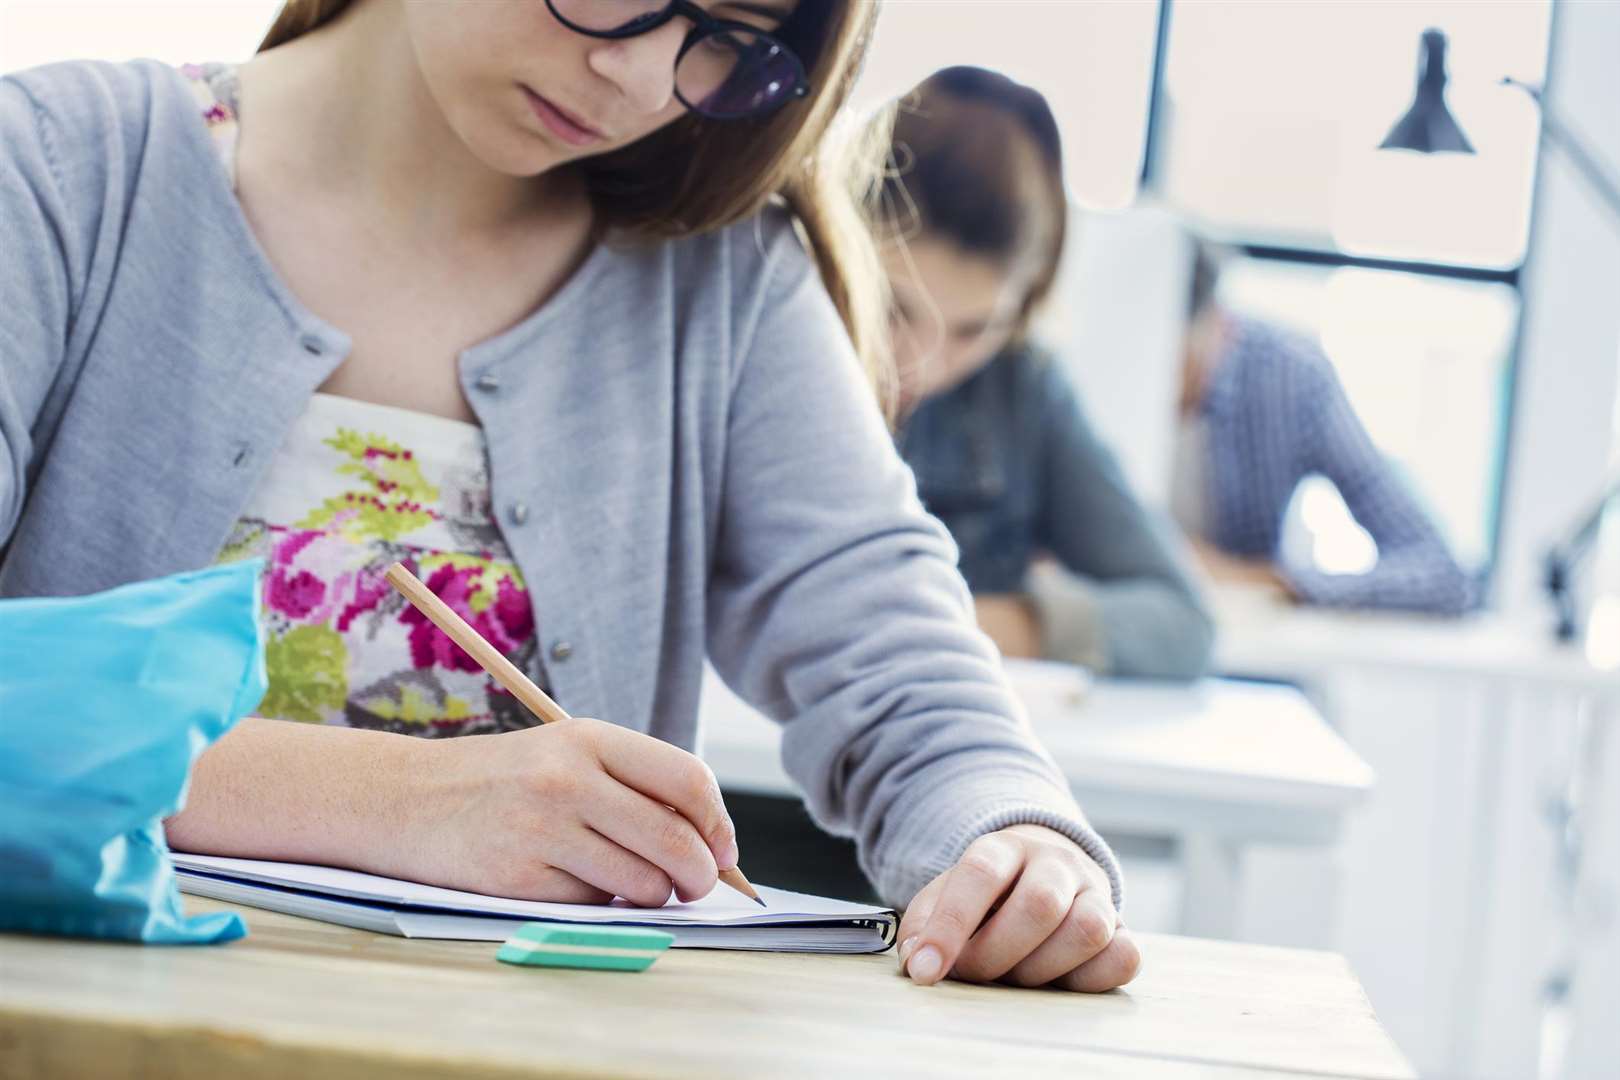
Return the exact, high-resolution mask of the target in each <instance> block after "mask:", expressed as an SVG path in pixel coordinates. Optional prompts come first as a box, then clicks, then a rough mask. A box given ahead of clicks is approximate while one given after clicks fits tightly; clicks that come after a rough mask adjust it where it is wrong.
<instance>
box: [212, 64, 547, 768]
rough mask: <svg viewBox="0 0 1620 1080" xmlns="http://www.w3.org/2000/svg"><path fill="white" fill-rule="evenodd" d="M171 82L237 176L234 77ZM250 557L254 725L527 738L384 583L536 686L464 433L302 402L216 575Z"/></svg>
mask: <svg viewBox="0 0 1620 1080" xmlns="http://www.w3.org/2000/svg"><path fill="white" fill-rule="evenodd" d="M182 71H183V73H184V74H186V75H187V76H188V77H189V78H190V79H191V80H192V85H193V87H194V88H195V89H196V91H197V93H198V100H199V104H200V106H201V107H202V109H203V118H204V121H205V122H206V123H207V124H208V125H209V128H210V131H211V133H212V134H213V136H214V139H215V143H216V146H218V148H219V150H220V153H221V160H222V161H223V162H224V163H225V166H226V171H227V172H228V173H232V174H233V177H234V168H233V166H234V160H233V154H234V148H235V126H236V94H235V73H234V69H232V68H229V67H226V66H224V65H217V64H210V65H207V66H205V67H197V66H192V65H188V66H187V67H185V68H182ZM254 556H263V557H264V558H265V560H266V565H265V572H264V585H263V595H264V604H263V608H262V616H261V617H262V618H263V620H264V623H265V626H264V630H265V635H264V636H265V642H266V644H265V665H266V668H267V669H268V673H269V677H270V688H269V692H268V693H267V694H266V695H265V698H264V700H263V702H261V703H260V705H259V708H258V710H257V713H258V715H260V716H267V717H273V718H277V719H285V720H301V721H305V722H308V723H326V724H343V725H347V726H351V727H365V728H374V729H379V730H384V731H394V732H403V733H407V734H413V735H427V736H448V735H466V734H474V733H478V732H492V731H507V730H512V729H515V728H523V727H530V726H532V725H534V724H536V723H538V721H537V720H536V718H535V717H534V716H533V715H532V714H531V713H529V711H528V710H527V709H526V708H524V706H523V705H522V704H521V703H519V702H518V700H517V699H516V698H514V697H513V696H512V695H511V694H509V693H507V691H506V690H505V689H504V688H502V687H501V686H500V684H498V683H496V682H495V681H494V680H493V679H491V678H490V677H489V676H488V675H487V674H486V673H485V672H484V670H483V669H482V668H481V667H479V666H478V663H477V661H475V660H473V658H472V657H471V656H469V655H468V654H467V653H466V652H465V651H464V650H463V649H462V648H461V647H460V646H458V645H456V644H455V643H454V642H453V641H451V640H450V639H449V638H448V637H447V636H446V635H445V634H444V632H443V631H441V630H440V629H439V628H438V627H436V626H434V625H433V624H432V623H431V622H429V621H428V620H427V618H426V617H424V616H423V615H421V614H420V613H419V612H418V611H417V610H416V609H415V608H414V607H412V606H411V605H410V603H409V602H407V601H406V600H405V598H404V597H402V596H401V595H400V594H399V593H398V592H396V591H395V590H394V588H393V587H392V586H391V585H389V584H388V582H387V581H386V580H385V578H384V576H383V575H384V574H385V573H386V572H387V570H388V568H389V566H391V565H392V564H393V563H394V562H395V561H399V562H403V563H404V564H405V565H406V566H408V567H409V568H410V569H411V570H412V572H413V573H415V574H416V576H417V577H419V578H421V579H422V580H423V582H425V583H426V584H427V586H428V588H430V589H432V590H433V591H434V592H435V593H437V594H438V596H439V598H440V599H442V600H444V601H445V602H446V603H447V604H449V605H450V607H451V608H453V609H454V610H455V611H456V612H457V613H458V614H460V615H461V617H462V618H464V619H466V620H467V622H468V623H470V624H471V625H472V626H473V627H474V628H475V629H476V630H477V631H478V632H479V633H480V634H482V635H483V636H484V637H485V638H486V639H488V641H489V642H490V643H491V644H492V645H494V646H495V647H496V648H497V649H499V650H500V651H501V652H502V653H504V654H505V655H506V656H507V658H508V659H510V660H511V661H512V662H513V663H514V664H516V665H517V666H518V667H519V668H520V669H522V670H524V671H526V672H528V673H529V674H530V676H531V677H535V676H539V675H541V672H540V671H539V664H538V663H537V655H536V651H537V647H536V642H537V638H536V635H535V625H534V618H533V614H532V609H531V607H530V598H529V593H528V590H527V588H526V587H525V586H524V583H523V576H522V574H521V573H520V572H519V570H518V568H517V566H516V564H515V563H514V562H513V561H512V557H511V554H510V552H509V551H508V550H507V547H506V543H505V541H504V540H503V539H502V537H501V533H500V528H499V526H498V525H497V524H496V521H495V518H494V515H493V513H492V509H491V503H490V486H489V467H488V456H487V454H486V452H485V446H484V435H483V431H482V429H481V428H479V427H478V426H477V425H475V424H468V423H463V422H462V421H459V420H451V419H448V418H445V417H440V416H433V415H430V414H427V413H419V412H413V411H411V410H407V409H398V408H394V407H392V406H387V405H377V404H373V403H371V402H364V401H357V400H354V399H352V398H343V397H337V396H334V395H331V394H320V393H317V394H315V395H314V396H313V397H312V398H311V399H310V402H309V405H308V406H307V408H306V409H305V411H304V413H303V415H302V416H301V417H299V419H298V420H297V422H296V423H295V424H294V425H293V428H292V430H291V431H290V432H289V434H288V436H287V439H286V441H285V443H284V444H283V445H282V447H281V449H280V451H279V452H278V454H277V455H276V458H275V460H274V461H272V462H271V464H270V467H269V469H268V471H267V472H266V474H265V476H264V479H263V480H262V481H261V482H260V486H259V488H258V489H257V490H256V491H254V493H253V494H252V496H251V497H250V498H249V500H248V503H247V506H246V508H245V509H244V511H243V513H242V516H241V518H240V519H239V520H238V521H237V523H236V526H235V528H234V529H233V530H232V532H231V535H230V537H229V539H227V541H226V542H225V546H224V548H223V549H222V550H221V551H220V553H219V557H218V561H220V562H226V561H231V560H235V559H245V558H251V557H254ZM537 681H539V680H537Z"/></svg>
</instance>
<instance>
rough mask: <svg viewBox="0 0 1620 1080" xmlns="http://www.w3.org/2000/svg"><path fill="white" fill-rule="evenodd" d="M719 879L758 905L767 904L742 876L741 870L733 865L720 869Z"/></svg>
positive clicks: (763, 905)
mask: <svg viewBox="0 0 1620 1080" xmlns="http://www.w3.org/2000/svg"><path fill="white" fill-rule="evenodd" d="M720 880H721V881H723V882H725V883H726V884H727V885H730V886H731V887H732V888H733V889H736V890H737V891H738V892H740V893H742V894H743V895H744V896H746V897H748V899H750V900H752V901H753V902H754V903H756V904H758V905H759V906H760V907H766V906H768V905H767V904H766V903H765V901H764V900H763V899H761V897H760V895H759V893H757V892H755V891H754V887H753V886H752V885H750V884H748V879H747V878H745V877H743V872H742V871H741V870H739V869H737V868H736V867H735V866H733V867H732V868H731V869H730V870H722V871H720Z"/></svg>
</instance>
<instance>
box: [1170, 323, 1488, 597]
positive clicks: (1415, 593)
mask: <svg viewBox="0 0 1620 1080" xmlns="http://www.w3.org/2000/svg"><path fill="white" fill-rule="evenodd" d="M1201 411H1202V413H1203V415H1204V417H1205V418H1206V421H1207V425H1208V431H1209V448H1208V454H1209V467H1208V471H1207V475H1206V477H1205V482H1206V484H1207V500H1208V505H1209V507H1210V521H1209V526H1208V527H1209V529H1210V532H1211V535H1210V536H1209V537H1208V539H1210V540H1211V541H1213V542H1214V543H1215V544H1216V546H1218V547H1220V548H1221V549H1223V550H1225V551H1228V552H1231V553H1232V554H1234V555H1239V556H1243V557H1246V558H1253V559H1281V557H1282V556H1281V552H1280V551H1279V544H1280V540H1281V533H1282V525H1283V519H1284V517H1285V516H1286V513H1287V510H1288V504H1289V502H1290V501H1291V500H1292V498H1293V495H1294V491H1295V489H1296V488H1298V487H1299V484H1300V482H1301V481H1303V480H1304V479H1305V478H1306V477H1309V476H1313V475H1316V476H1324V477H1326V478H1327V479H1328V480H1330V481H1332V483H1333V486H1334V487H1336V488H1337V489H1338V491H1339V494H1340V496H1342V497H1343V499H1344V502H1345V505H1346V506H1348V507H1349V509H1350V513H1351V514H1352V515H1354V517H1355V519H1356V523H1357V524H1359V525H1360V526H1361V527H1362V528H1364V529H1366V530H1367V532H1368V534H1369V535H1371V536H1372V538H1373V541H1374V543H1376V544H1377V545H1378V561H1377V563H1376V564H1375V565H1374V566H1373V567H1372V568H1371V569H1370V570H1368V571H1366V572H1365V573H1359V574H1336V573H1329V572H1326V571H1323V570H1320V569H1318V568H1316V567H1315V566H1310V565H1298V564H1296V563H1290V562H1284V563H1283V564H1282V565H1280V566H1279V569H1280V570H1281V572H1282V574H1283V576H1284V577H1286V578H1287V580H1288V583H1289V585H1290V586H1291V587H1292V588H1293V590H1294V592H1295V593H1296V594H1298V596H1299V597H1300V598H1301V599H1302V600H1304V601H1305V602H1307V603H1311V604H1321V605H1324V606H1333V607H1359V608H1391V609H1403V610H1408V611H1421V612H1429V613H1432V614H1437V615H1460V614H1462V613H1463V612H1465V611H1467V610H1468V609H1469V608H1471V607H1472V606H1473V605H1474V602H1475V600H1476V597H1477V592H1478V582H1477V581H1476V580H1475V577H1474V575H1473V574H1471V573H1470V572H1468V571H1467V570H1465V569H1464V568H1463V567H1462V566H1461V565H1459V564H1458V562H1457V560H1456V558H1455V557H1454V556H1453V555H1452V553H1451V549H1450V547H1449V546H1448V545H1447V543H1446V540H1445V537H1444V536H1443V535H1442V534H1441V532H1440V530H1439V529H1438V528H1437V527H1436V526H1435V524H1434V522H1433V520H1432V519H1431V518H1430V516H1429V513H1428V510H1427V509H1426V508H1425V506H1424V505H1423V503H1422V501H1421V500H1420V498H1419V497H1418V495H1417V494H1416V493H1415V492H1414V490H1413V489H1412V487H1411V486H1410V485H1408V484H1407V483H1406V481H1405V479H1404V478H1403V477H1402V476H1401V474H1400V472H1399V470H1398V469H1397V467H1396V466H1395V465H1394V464H1393V463H1392V462H1390V460H1389V459H1387V458H1386V457H1384V455H1383V454H1382V453H1381V452H1380V451H1379V450H1378V447H1377V446H1376V445H1374V443H1373V441H1372V438H1371V436H1369V435H1368V434H1367V429H1366V428H1365V427H1364V426H1363V425H1362V423H1361V419H1360V418H1359V417H1358V416H1357V415H1356V411H1355V408H1354V407H1353V406H1352V405H1351V404H1350V399H1349V398H1348V397H1347V396H1346V395H1345V392H1344V387H1343V386H1341V385H1340V384H1339V379H1338V375H1337V374H1336V373H1335V371H1334V369H1333V363H1332V361H1330V360H1329V359H1328V358H1327V356H1326V355H1325V354H1324V353H1323V352H1322V350H1321V349H1320V348H1318V347H1317V345H1316V344H1315V343H1314V342H1312V341H1311V340H1309V339H1308V338H1305V337H1303V336H1301V335H1299V334H1295V333H1292V332H1290V331H1286V330H1284V329H1282V328H1280V327H1275V326H1271V325H1269V324H1267V323H1264V322H1261V321H1259V320H1257V319H1250V318H1241V317H1239V318H1234V319H1233V320H1232V335H1231V340H1230V342H1229V344H1228V346H1227V348H1226V350H1225V351H1224V352H1223V353H1222V355H1221V358H1220V361H1219V363H1217V364H1216V366H1215V369H1214V371H1213V373H1212V374H1211V375H1210V381H1209V388H1208V390H1207V391H1205V394H1204V400H1203V402H1202V406H1201Z"/></svg>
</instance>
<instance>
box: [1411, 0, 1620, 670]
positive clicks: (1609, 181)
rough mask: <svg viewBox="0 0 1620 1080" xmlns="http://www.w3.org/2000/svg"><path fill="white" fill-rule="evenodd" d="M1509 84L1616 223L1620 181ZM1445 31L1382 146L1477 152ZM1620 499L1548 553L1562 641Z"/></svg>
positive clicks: (1425, 57) (1426, 42) (1605, 497)
mask: <svg viewBox="0 0 1620 1080" xmlns="http://www.w3.org/2000/svg"><path fill="white" fill-rule="evenodd" d="M1502 84H1503V85H1504V86H1515V87H1518V88H1519V89H1520V90H1523V91H1524V92H1525V93H1526V94H1528V95H1529V96H1530V99H1531V100H1532V101H1534V102H1535V103H1536V105H1537V107H1538V108H1539V109H1540V110H1541V139H1542V140H1543V141H1544V142H1546V143H1547V144H1548V145H1550V146H1556V147H1557V148H1558V149H1559V150H1560V151H1562V152H1563V153H1564V155H1565V156H1566V157H1567V158H1569V160H1570V163H1571V164H1573V165H1574V166H1575V168H1576V170H1577V171H1578V172H1580V174H1581V175H1582V176H1583V177H1585V179H1586V182H1587V183H1588V184H1589V185H1591V187H1592V190H1593V191H1595V192H1596V193H1597V195H1598V197H1599V198H1600V199H1602V200H1603V203H1604V205H1605V206H1607V207H1608V209H1609V212H1610V213H1611V214H1613V215H1614V217H1615V220H1616V221H1620V184H1617V183H1616V182H1615V180H1614V177H1613V176H1611V175H1610V174H1609V172H1608V170H1607V169H1606V168H1604V166H1603V164H1602V163H1601V162H1600V161H1599V160H1598V159H1597V158H1596V157H1595V156H1594V155H1593V154H1592V152H1591V151H1590V150H1588V149H1587V148H1586V143H1585V141H1584V140H1583V139H1582V138H1581V137H1580V136H1578V135H1576V134H1575V133H1574V132H1573V131H1572V130H1570V128H1569V127H1568V126H1567V125H1565V124H1564V123H1563V122H1562V121H1561V120H1560V119H1559V117H1557V116H1556V115H1555V114H1554V113H1553V112H1552V111H1551V110H1550V109H1548V108H1547V103H1546V102H1545V101H1544V100H1543V99H1542V96H1541V88H1540V87H1538V86H1532V85H1530V84H1529V83H1524V82H1520V81H1519V80H1518V79H1513V78H1508V77H1506V76H1504V77H1503V78H1502ZM1445 92H1446V35H1445V34H1443V33H1441V32H1440V31H1439V30H1434V29H1429V30H1425V31H1423V38H1422V43H1421V46H1420V51H1419V54H1418V82H1417V96H1416V97H1415V98H1414V99H1413V101H1412V107H1411V108H1410V109H1408V110H1407V111H1406V115H1405V116H1402V117H1401V118H1400V120H1398V121H1396V123H1395V126H1394V127H1393V128H1391V129H1390V132H1389V134H1388V135H1387V136H1385V137H1384V141H1383V142H1382V143H1380V144H1379V149H1381V150H1413V151H1416V152H1417V153H1420V154H1434V153H1458V154H1472V153H1473V152H1474V147H1473V145H1472V144H1471V143H1469V141H1468V137H1467V136H1466V135H1464V134H1463V133H1462V128H1460V127H1458V126H1457V121H1456V120H1455V119H1454V118H1453V117H1452V115H1451V110H1450V109H1448V108H1447V107H1446V97H1445ZM1617 498H1620V479H1617V480H1615V481H1614V482H1613V483H1611V485H1610V486H1609V487H1608V488H1606V489H1605V490H1604V492H1603V494H1602V496H1601V497H1600V498H1598V500H1597V501H1596V502H1595V503H1594V504H1593V505H1592V506H1591V507H1590V508H1589V509H1587V510H1586V511H1585V512H1583V513H1582V514H1581V515H1580V518H1579V520H1578V521H1577V523H1576V525H1575V527H1574V528H1573V529H1571V530H1570V531H1569V532H1568V533H1567V534H1566V535H1565V537H1564V539H1563V540H1561V541H1559V542H1558V543H1557V544H1554V545H1553V547H1552V550H1550V551H1548V552H1547V556H1546V562H1545V565H1544V569H1545V576H1544V578H1543V581H1544V584H1545V585H1546V589H1547V594H1548V596H1550V597H1551V598H1552V602H1553V606H1554V608H1555V609H1556V610H1557V613H1558V623H1557V635H1558V639H1559V640H1560V641H1571V640H1573V639H1574V638H1575V637H1576V635H1577V633H1578V630H1579V627H1578V625H1577V624H1578V622H1579V616H1578V612H1577V611H1576V608H1575V602H1574V599H1573V595H1572V593H1573V588H1572V587H1573V580H1572V579H1573V578H1574V575H1575V570H1576V568H1577V566H1578V565H1579V564H1580V562H1581V560H1582V559H1583V558H1584V557H1585V556H1586V554H1587V552H1589V551H1590V550H1591V549H1592V547H1593V545H1594V543H1595V542H1596V540H1597V536H1598V531H1599V526H1600V525H1601V524H1602V521H1603V514H1604V511H1605V510H1607V509H1608V506H1609V504H1610V503H1611V502H1612V501H1614V500H1615V499H1617Z"/></svg>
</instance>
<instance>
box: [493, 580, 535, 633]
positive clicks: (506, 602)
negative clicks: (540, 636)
mask: <svg viewBox="0 0 1620 1080" xmlns="http://www.w3.org/2000/svg"><path fill="white" fill-rule="evenodd" d="M491 607H492V609H493V610H494V612H495V616H496V618H498V619H500V621H501V626H502V628H503V629H505V631H506V636H507V637H508V638H509V639H510V640H511V642H512V647H513V648H516V647H517V646H519V645H521V644H522V643H523V642H525V641H527V640H529V638H530V637H531V636H533V634H534V609H533V608H532V607H530V606H529V592H528V590H527V589H520V588H518V586H517V585H516V583H514V582H513V581H512V579H511V578H509V577H503V578H501V583H500V585H499V586H497V587H496V590H495V603H494V604H493V605H491Z"/></svg>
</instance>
